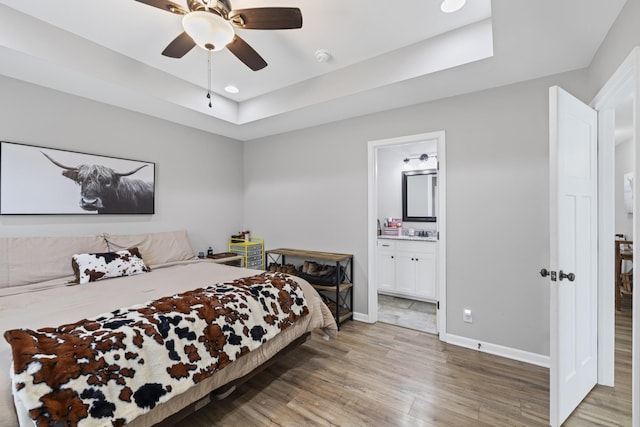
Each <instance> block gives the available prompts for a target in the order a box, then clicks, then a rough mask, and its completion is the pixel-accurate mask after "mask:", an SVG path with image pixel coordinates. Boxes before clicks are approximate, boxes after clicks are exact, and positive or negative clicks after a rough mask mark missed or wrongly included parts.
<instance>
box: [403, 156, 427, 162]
mask: <svg viewBox="0 0 640 427" xmlns="http://www.w3.org/2000/svg"><path fill="white" fill-rule="evenodd" d="M411 160H420V161H421V162H426V161H427V160H429V155H428V154H420V155H419V156H409V157H405V158H404V163H405V164H408V163H409V162H410V161H411Z"/></svg>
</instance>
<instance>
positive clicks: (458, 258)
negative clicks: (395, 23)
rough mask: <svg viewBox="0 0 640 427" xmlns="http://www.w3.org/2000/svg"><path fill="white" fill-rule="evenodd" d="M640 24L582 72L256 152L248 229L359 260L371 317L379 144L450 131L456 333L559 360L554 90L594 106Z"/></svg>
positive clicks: (320, 130)
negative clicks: (371, 202)
mask: <svg viewBox="0 0 640 427" xmlns="http://www.w3.org/2000/svg"><path fill="white" fill-rule="evenodd" d="M639 18H640V2H638V1H629V2H627V3H626V5H625V7H624V9H623V10H622V12H621V14H620V17H619V18H618V20H617V21H616V23H615V24H614V26H613V28H612V29H611V31H610V33H609V34H608V36H607V38H606V39H605V41H604V43H603V45H602V47H601V48H600V49H599V51H598V52H597V54H596V56H595V57H594V60H593V63H592V65H591V66H590V67H589V68H587V69H585V70H582V71H575V72H570V73H565V74H562V75H557V76H550V77H547V78H543V79H538V80H534V81H529V82H524V83H520V84H514V85H510V86H505V87H501V88H497V89H491V90H487V91H483V92H478V93H474V94H470V95H464V96H458V97H453V98H449V99H444V100H440V101H435V102H431V103H427V104H421V105H416V106H413V107H409V108H403V109H398V110H393V111H389V112H385V113H380V114H372V115H368V116H365V117H361V118H356V119H352V120H347V121H343V122H336V123H332V124H330V125H326V126H320V127H315V128H310V129H306V130H302V131H297V132H291V133H287V134H283V135H277V136H271V137H267V138H261V139H258V140H254V141H249V142H247V143H245V166H246V169H245V182H246V187H245V188H246V192H245V206H246V208H245V215H246V216H245V219H246V223H247V224H248V226H250V227H251V228H252V229H256V230H258V229H259V230H261V233H262V234H263V235H265V237H266V241H267V246H268V247H277V246H291V247H299V248H308V249H317V250H329V251H337V252H349V253H353V254H354V255H355V260H356V261H355V263H356V266H357V268H356V272H355V311H356V312H359V313H367V291H368V278H367V262H368V261H367V242H368V239H369V238H374V237H375V236H367V233H366V228H367V225H366V223H367V200H366V194H367V162H366V158H367V141H370V140H378V139H386V138H393V137H398V136H406V135H414V134H419V133H425V132H432V131H438V130H445V131H446V145H447V153H446V155H447V233H448V240H447V328H448V331H447V332H448V333H451V334H455V335H460V336H463V337H467V338H470V339H477V340H479V341H485V342H490V343H493V344H498V345H503V346H506V347H510V348H514V349H519V350H523V351H529V352H532V353H537V354H541V355H548V354H549V288H548V282H547V281H546V280H542V279H541V278H540V276H539V275H538V273H537V272H538V271H539V270H540V268H541V267H543V266H546V265H547V264H548V262H549V241H548V234H549V223H548V217H549V212H548V211H549V203H548V198H549V191H548V185H549V182H548V176H549V170H548V139H549V136H548V132H549V129H548V114H549V107H548V88H549V86H552V85H560V86H562V87H563V88H564V89H566V90H568V91H569V92H571V93H572V94H574V95H575V96H577V97H578V98H580V99H582V100H583V101H585V102H589V101H590V100H591V99H592V98H593V96H594V95H595V94H596V93H597V91H598V90H599V89H600V88H601V87H602V85H603V84H604V83H605V82H606V81H607V80H608V79H609V77H610V76H611V74H612V73H613V72H614V71H615V70H616V68H617V67H618V66H619V65H620V64H621V62H622V61H623V60H624V59H625V58H626V56H627V55H628V54H629V52H630V51H631V49H632V48H633V47H634V46H636V45H640V32H639V31H638V30H637V28H638V26H637V22H638V19H639ZM498 54H499V53H498ZM277 165H281V166H282V167H280V168H279V167H277ZM278 195H280V196H283V197H285V198H286V200H287V202H286V203H283V202H282V201H279V200H277V199H275V198H274V196H275V197H277V196H278ZM463 308H471V309H473V312H474V323H473V324H466V323H464V322H463V321H462V309H463Z"/></svg>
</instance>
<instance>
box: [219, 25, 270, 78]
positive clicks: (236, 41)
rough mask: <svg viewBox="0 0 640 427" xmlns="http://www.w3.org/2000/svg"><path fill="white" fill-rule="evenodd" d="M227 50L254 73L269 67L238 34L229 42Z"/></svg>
mask: <svg viewBox="0 0 640 427" xmlns="http://www.w3.org/2000/svg"><path fill="white" fill-rule="evenodd" d="M227 49H229V50H230V51H231V53H233V54H234V55H235V56H236V58H238V59H239V60H240V61H242V62H244V64H245V65H246V66H247V67H249V68H251V69H252V70H253V71H258V70H262V69H263V68H264V67H266V66H267V62H266V61H265V60H264V59H262V56H260V54H259V53H258V52H256V51H255V50H254V49H253V48H252V47H251V46H249V44H248V43H247V42H246V41H244V40H243V39H242V38H241V37H240V36H239V35H237V34H236V35H235V36H234V37H233V40H231V42H229V44H228V45H227Z"/></svg>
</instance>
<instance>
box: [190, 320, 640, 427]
mask: <svg viewBox="0 0 640 427" xmlns="http://www.w3.org/2000/svg"><path fill="white" fill-rule="evenodd" d="M617 327H618V328H617V329H618V333H617V342H616V358H617V361H618V363H617V366H616V383H617V385H616V387H615V388H608V387H596V388H595V389H594V390H593V391H592V393H591V394H590V395H589V396H588V397H587V399H586V400H585V402H583V404H582V405H581V406H580V407H579V408H578V409H577V410H576V412H575V413H574V414H572V416H571V418H570V419H569V420H568V421H567V423H566V425H567V426H581V427H583V426H587V427H588V426H630V425H631V316H630V314H626V315H625V312H624V311H623V312H622V313H621V314H618V317H617ZM548 412H549V373H548V370H547V369H545V368H540V367H537V366H533V365H528V364H525V363H521V362H516V361H513V360H509V359H504V358H501V357H497V356H492V355H489V354H486V353H480V352H477V351H473V350H468V349H463V348H460V347H456V346H452V345H447V344H444V343H441V342H440V341H438V339H437V337H436V336H435V335H431V334H427V333H423V332H419V331H415V330H409V329H403V328H401V327H398V326H393V325H389V324H384V323H380V322H379V323H377V324H374V325H370V324H366V323H360V322H355V321H351V322H347V323H345V324H344V325H343V327H342V329H341V330H340V333H339V335H338V338H337V339H336V340H330V341H325V340H324V339H322V336H321V334H319V333H314V334H313V337H312V339H311V341H309V342H308V343H306V344H304V345H303V346H302V347H300V348H299V349H297V350H295V351H293V352H292V353H291V354H289V355H288V356H286V357H285V358H283V359H282V360H281V361H279V362H278V363H276V364H274V365H273V366H272V367H271V368H269V369H267V370H265V371H264V372H263V373H261V374H259V375H258V376H256V377H254V378H253V379H252V380H250V381H249V382H247V383H245V384H243V385H242V386H240V388H239V389H238V390H236V392H235V393H234V394H232V395H231V396H230V397H228V398H227V399H225V400H223V401H217V402H212V403H210V404H209V405H207V406H206V407H204V408H203V409H201V410H200V411H198V412H196V413H194V414H192V415H191V416H189V417H188V418H186V419H184V420H183V421H181V422H180V423H179V425H181V426H189V427H192V426H193V427H210V426H234V427H235V426H238V425H242V426H315V425H320V426H492V427H496V426H509V427H513V426H547V425H548V419H549V417H548Z"/></svg>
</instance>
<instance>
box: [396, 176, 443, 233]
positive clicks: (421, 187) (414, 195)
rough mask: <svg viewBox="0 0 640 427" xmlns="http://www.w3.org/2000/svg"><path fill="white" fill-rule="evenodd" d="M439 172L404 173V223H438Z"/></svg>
mask: <svg viewBox="0 0 640 427" xmlns="http://www.w3.org/2000/svg"><path fill="white" fill-rule="evenodd" d="M437 185H438V171H437V170H435V169H426V170H418V171H405V172H402V221H404V222H436V199H437V193H436V188H437Z"/></svg>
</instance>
